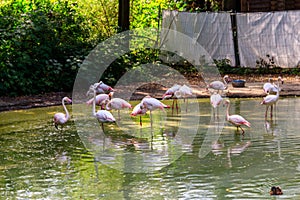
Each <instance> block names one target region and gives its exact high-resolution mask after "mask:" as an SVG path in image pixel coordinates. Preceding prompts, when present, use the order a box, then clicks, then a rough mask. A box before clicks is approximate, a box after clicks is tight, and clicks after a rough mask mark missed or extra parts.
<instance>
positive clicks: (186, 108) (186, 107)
mask: <svg viewBox="0 0 300 200" xmlns="http://www.w3.org/2000/svg"><path fill="white" fill-rule="evenodd" d="M187 110H188V99H186V106H185V112H187Z"/></svg>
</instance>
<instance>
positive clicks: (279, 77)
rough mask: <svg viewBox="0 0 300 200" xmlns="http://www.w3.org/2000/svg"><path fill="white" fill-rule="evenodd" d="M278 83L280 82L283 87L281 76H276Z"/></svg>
mask: <svg viewBox="0 0 300 200" xmlns="http://www.w3.org/2000/svg"><path fill="white" fill-rule="evenodd" d="M278 81H280V82H281V84H282V85H283V83H284V81H283V79H282V77H281V76H278Z"/></svg>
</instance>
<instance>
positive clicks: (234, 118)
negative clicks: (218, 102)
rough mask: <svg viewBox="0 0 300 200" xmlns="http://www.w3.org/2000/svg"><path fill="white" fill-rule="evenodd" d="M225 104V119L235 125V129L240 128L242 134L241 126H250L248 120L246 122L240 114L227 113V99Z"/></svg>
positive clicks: (228, 103) (228, 104)
mask: <svg viewBox="0 0 300 200" xmlns="http://www.w3.org/2000/svg"><path fill="white" fill-rule="evenodd" d="M225 105H226V106H227V112H226V120H227V121H228V122H230V123H231V124H232V125H234V126H236V128H237V131H238V129H239V128H240V129H241V130H242V135H244V133H245V131H244V129H243V128H242V127H241V126H242V125H245V126H248V127H250V126H251V124H250V122H248V121H247V120H246V119H244V118H243V117H242V116H240V115H230V114H229V108H230V101H229V100H226V101H225Z"/></svg>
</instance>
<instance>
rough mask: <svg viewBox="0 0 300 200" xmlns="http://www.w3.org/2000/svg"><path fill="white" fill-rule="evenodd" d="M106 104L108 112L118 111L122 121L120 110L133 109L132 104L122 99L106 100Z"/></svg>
mask: <svg viewBox="0 0 300 200" xmlns="http://www.w3.org/2000/svg"><path fill="white" fill-rule="evenodd" d="M105 102H106V106H105V108H106V110H112V109H113V110H117V111H118V116H119V119H120V110H122V109H126V108H130V109H131V108H132V106H131V104H130V103H128V102H127V101H125V100H124V99H121V98H112V99H111V100H105Z"/></svg>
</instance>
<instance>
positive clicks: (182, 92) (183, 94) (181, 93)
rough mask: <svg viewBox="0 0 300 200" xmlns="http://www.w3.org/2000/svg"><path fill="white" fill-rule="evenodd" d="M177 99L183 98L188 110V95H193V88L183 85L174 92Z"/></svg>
mask: <svg viewBox="0 0 300 200" xmlns="http://www.w3.org/2000/svg"><path fill="white" fill-rule="evenodd" d="M174 95H175V96H176V98H177V99H179V98H182V99H183V101H184V102H186V107H185V111H186V112H187V107H188V97H190V96H192V95H193V90H192V88H190V87H188V86H187V85H183V86H181V87H180V88H179V90H177V91H176V92H175V94H174Z"/></svg>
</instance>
